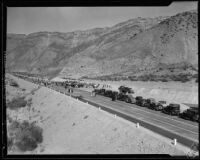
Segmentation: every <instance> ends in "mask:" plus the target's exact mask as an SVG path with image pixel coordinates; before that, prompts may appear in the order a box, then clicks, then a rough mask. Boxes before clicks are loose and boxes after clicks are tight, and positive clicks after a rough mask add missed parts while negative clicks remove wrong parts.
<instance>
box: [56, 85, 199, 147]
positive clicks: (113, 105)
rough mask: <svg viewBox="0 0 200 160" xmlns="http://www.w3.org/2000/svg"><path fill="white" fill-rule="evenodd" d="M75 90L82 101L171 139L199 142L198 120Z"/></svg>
mask: <svg viewBox="0 0 200 160" xmlns="http://www.w3.org/2000/svg"><path fill="white" fill-rule="evenodd" d="M53 89H54V90H57V91H60V92H62V93H64V94H69V93H68V92H67V90H66V89H65V88H63V87H59V86H53ZM73 90H74V92H73V94H72V96H73V97H75V96H80V95H81V96H82V97H83V99H82V100H81V101H83V102H88V103H89V104H92V105H93V106H95V107H101V109H103V110H105V111H107V112H110V113H112V114H116V115H117V116H120V117H122V118H125V119H127V120H129V121H132V122H134V123H136V122H139V123H140V125H141V126H144V127H145V128H147V129H150V130H152V131H154V132H157V133H159V134H161V135H163V136H165V137H168V138H170V139H174V138H176V139H177V141H178V142H180V143H182V144H183V145H185V146H189V147H190V146H191V145H192V144H193V143H194V142H195V143H198V141H199V138H198V137H199V125H198V123H197V122H192V121H189V120H184V119H181V118H179V117H176V116H170V115H167V114H164V113H162V112H159V111H154V110H151V109H148V108H145V107H140V106H137V105H135V104H129V103H126V102H122V101H111V98H107V97H104V96H100V95H97V96H96V97H91V95H90V93H89V92H88V91H84V90H82V89H73Z"/></svg>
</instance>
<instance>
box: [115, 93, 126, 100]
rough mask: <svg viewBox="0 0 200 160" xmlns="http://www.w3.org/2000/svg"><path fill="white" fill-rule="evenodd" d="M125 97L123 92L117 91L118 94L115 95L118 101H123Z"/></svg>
mask: <svg viewBox="0 0 200 160" xmlns="http://www.w3.org/2000/svg"><path fill="white" fill-rule="evenodd" d="M126 98H127V95H126V94H124V93H119V94H118V96H117V99H118V100H120V101H125V100H126Z"/></svg>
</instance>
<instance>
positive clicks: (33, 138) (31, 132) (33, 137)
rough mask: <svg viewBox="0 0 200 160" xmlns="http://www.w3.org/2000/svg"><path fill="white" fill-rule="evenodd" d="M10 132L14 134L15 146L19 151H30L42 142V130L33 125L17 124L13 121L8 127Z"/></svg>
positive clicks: (25, 122) (26, 122)
mask: <svg viewBox="0 0 200 160" xmlns="http://www.w3.org/2000/svg"><path fill="white" fill-rule="evenodd" d="M9 129H10V132H15V134H14V135H15V136H14V137H12V138H15V140H16V143H15V145H16V146H17V147H18V148H19V149H20V150H21V151H32V150H34V149H35V148H36V147H37V144H38V143H41V142H42V141H43V136H42V132H43V130H42V128H40V127H38V126H36V125H35V124H34V123H29V122H28V121H23V122H22V123H19V122H17V121H14V122H13V123H12V124H11V125H10V127H9Z"/></svg>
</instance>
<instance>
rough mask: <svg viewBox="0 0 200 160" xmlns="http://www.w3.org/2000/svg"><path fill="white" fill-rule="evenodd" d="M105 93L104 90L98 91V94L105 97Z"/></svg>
mask: <svg viewBox="0 0 200 160" xmlns="http://www.w3.org/2000/svg"><path fill="white" fill-rule="evenodd" d="M105 92H106V90H105V89H100V91H99V93H98V94H99V95H102V96H104V95H105Z"/></svg>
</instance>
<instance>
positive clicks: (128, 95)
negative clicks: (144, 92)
mask: <svg viewBox="0 0 200 160" xmlns="http://www.w3.org/2000/svg"><path fill="white" fill-rule="evenodd" d="M125 102H126V103H133V104H135V103H136V99H135V98H134V97H133V96H132V95H131V94H127V95H126V97H125Z"/></svg>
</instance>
